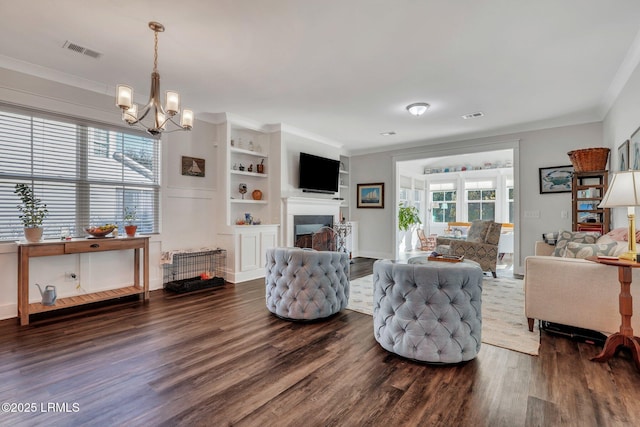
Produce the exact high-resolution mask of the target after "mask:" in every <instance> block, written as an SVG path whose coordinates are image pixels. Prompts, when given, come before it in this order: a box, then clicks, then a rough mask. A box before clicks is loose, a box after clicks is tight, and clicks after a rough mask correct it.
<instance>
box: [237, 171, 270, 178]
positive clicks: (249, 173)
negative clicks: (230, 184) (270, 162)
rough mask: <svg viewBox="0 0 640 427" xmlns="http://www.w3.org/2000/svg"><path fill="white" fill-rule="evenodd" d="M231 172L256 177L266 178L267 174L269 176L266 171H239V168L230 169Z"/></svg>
mask: <svg viewBox="0 0 640 427" xmlns="http://www.w3.org/2000/svg"><path fill="white" fill-rule="evenodd" d="M231 173H232V174H235V175H245V176H255V177H258V178H266V177H267V176H269V175H268V174H266V173H256V172H247V171H239V170H235V169H231Z"/></svg>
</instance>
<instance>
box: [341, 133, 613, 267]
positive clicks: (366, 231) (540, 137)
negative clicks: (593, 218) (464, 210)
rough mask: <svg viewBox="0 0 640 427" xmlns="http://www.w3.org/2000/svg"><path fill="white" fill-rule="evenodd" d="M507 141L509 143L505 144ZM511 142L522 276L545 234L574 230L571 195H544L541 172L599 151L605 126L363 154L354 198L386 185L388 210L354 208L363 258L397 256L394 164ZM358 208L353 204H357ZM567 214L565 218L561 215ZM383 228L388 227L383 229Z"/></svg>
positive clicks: (354, 163) (354, 164) (356, 162)
mask: <svg viewBox="0 0 640 427" xmlns="http://www.w3.org/2000/svg"><path fill="white" fill-rule="evenodd" d="M505 141H506V142H505ZM513 141H519V143H517V144H516V145H517V146H518V149H517V151H516V154H515V155H516V156H517V157H516V158H514V173H515V175H516V177H515V179H516V198H517V201H516V207H517V212H518V220H517V221H516V227H517V232H518V231H519V235H518V233H516V260H515V263H514V264H515V271H516V272H518V273H521V272H522V268H521V267H522V264H523V260H524V258H525V257H526V256H528V255H532V254H533V251H534V244H535V241H536V240H539V239H540V238H541V236H542V233H545V232H548V231H553V230H559V229H561V228H563V229H570V227H571V194H570V193H560V194H544V195H543V194H540V192H539V180H538V168H540V167H548V166H560V165H567V164H571V162H570V160H569V157H568V156H567V152H568V151H571V150H574V149H578V148H587V147H601V146H603V141H602V123H589V124H584V125H576V126H566V127H559V128H553V129H545V130H539V131H531V132H522V133H513V134H508V135H502V136H499V137H490V138H479V139H472V140H466V141H457V142H451V143H446V144H438V145H431V146H428V145H425V146H422V147H414V148H408V149H403V150H395V151H387V152H383V153H374V154H364V155H358V156H353V157H352V158H351V171H352V172H351V173H352V186H353V187H354V190H353V191H352V200H355V197H356V194H355V187H356V184H357V183H369V182H384V183H385V209H383V210H381V209H352V214H351V215H352V218H353V219H354V220H355V221H359V223H360V238H359V245H360V254H361V256H371V257H378V258H393V257H394V256H395V254H394V235H395V234H394V233H395V230H394V224H395V223H396V219H395V217H394V212H395V209H394V203H395V197H396V196H395V191H394V187H395V183H394V181H393V180H392V178H393V176H394V175H393V172H392V171H393V169H394V161H395V160H400V161H405V160H409V159H412V158H421V157H441V156H444V155H454V154H456V152H457V153H464V152H481V151H491V150H496V149H504V148H506V146H508V145H509V144H512V143H513ZM353 203H354V204H355V202H353ZM562 211H566V212H567V213H568V215H567V218H566V219H565V218H561V212H562ZM525 212H539V218H524V213H525ZM380 224H386V226H385V229H383V230H381V229H380Z"/></svg>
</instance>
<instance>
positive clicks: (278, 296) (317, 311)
mask: <svg viewBox="0 0 640 427" xmlns="http://www.w3.org/2000/svg"><path fill="white" fill-rule="evenodd" d="M266 269H267V271H266V276H265V284H266V288H267V289H266V290H267V294H266V297H267V309H268V310H269V311H270V312H272V313H273V314H275V315H277V316H279V317H282V318H285V319H292V320H313V319H320V318H323V317H328V316H331V315H332V314H335V313H337V312H339V311H340V310H342V309H344V308H346V307H347V303H348V301H349V256H348V255H347V254H345V253H341V252H324V251H314V250H308V249H300V248H273V249H268V250H267V264H266Z"/></svg>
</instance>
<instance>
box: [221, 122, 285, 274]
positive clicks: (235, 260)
mask: <svg viewBox="0 0 640 427" xmlns="http://www.w3.org/2000/svg"><path fill="white" fill-rule="evenodd" d="M218 136H219V140H220V141H221V143H220V144H218V149H219V153H220V155H219V156H218V167H219V178H220V180H219V182H221V183H222V189H221V191H220V200H219V202H220V207H221V209H224V220H223V222H224V225H223V226H222V227H219V232H218V240H219V242H220V246H221V247H223V248H224V249H226V250H227V276H226V279H227V281H229V282H231V283H238V282H243V281H246V280H252V279H257V278H259V277H264V275H265V271H264V264H265V259H266V250H267V249H268V248H272V247H276V246H278V244H279V236H280V231H279V227H280V224H279V220H280V180H279V179H278V174H277V173H275V174H273V173H271V172H272V171H274V170H275V171H279V170H280V162H279V156H278V155H277V154H278V153H279V150H280V133H279V132H277V131H271V129H269V128H265V127H261V126H256V125H253V124H252V123H245V122H238V121H234V120H233V119H227V120H226V121H225V122H223V123H221V124H220V125H219V135H218ZM272 153H275V154H273V155H272ZM241 187H242V188H246V192H245V193H242V192H241V191H240V188H241ZM256 190H258V191H259V193H261V194H260V196H261V197H258V192H256ZM247 214H248V215H249V216H250V217H251V218H252V219H253V221H254V222H256V221H259V222H260V224H259V225H257V224H250V223H246V221H245V219H246V216H247Z"/></svg>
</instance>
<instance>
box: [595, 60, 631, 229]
mask: <svg viewBox="0 0 640 427" xmlns="http://www.w3.org/2000/svg"><path fill="white" fill-rule="evenodd" d="M638 127H640V67H638V68H636V69H635V71H634V72H633V73H632V74H631V76H630V77H629V80H628V81H627V84H626V85H625V86H624V88H623V90H622V92H621V94H620V95H619V96H618V98H617V99H616V101H615V102H614V104H613V106H612V107H611V109H610V110H609V113H608V114H607V116H606V117H605V119H604V122H603V135H604V142H605V144H606V146H607V147H609V148H611V159H612V164H614V165H617V164H618V151H617V150H618V146H620V144H622V143H623V142H624V141H626V140H627V139H629V137H630V136H631V134H633V133H634V132H635V131H636V129H638ZM631 156H633V154H632V155H631ZM631 156H630V159H632V158H633V157H631ZM637 211H638V209H636V215H637ZM612 218H613V223H614V225H615V226H616V227H626V226H627V224H628V220H627V210H626V209H625V208H614V209H612ZM636 223H637V222H636Z"/></svg>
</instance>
